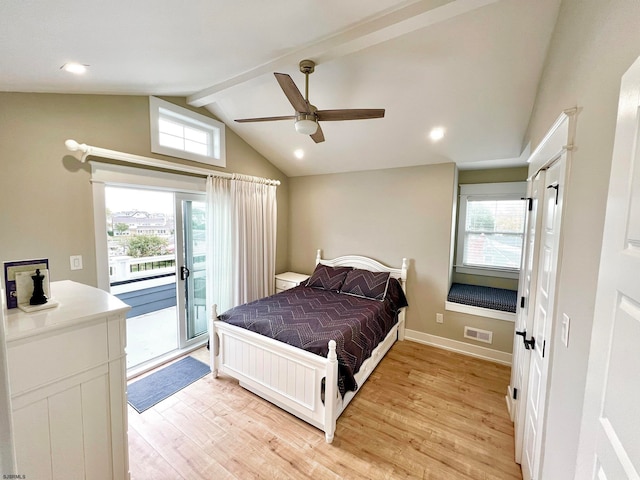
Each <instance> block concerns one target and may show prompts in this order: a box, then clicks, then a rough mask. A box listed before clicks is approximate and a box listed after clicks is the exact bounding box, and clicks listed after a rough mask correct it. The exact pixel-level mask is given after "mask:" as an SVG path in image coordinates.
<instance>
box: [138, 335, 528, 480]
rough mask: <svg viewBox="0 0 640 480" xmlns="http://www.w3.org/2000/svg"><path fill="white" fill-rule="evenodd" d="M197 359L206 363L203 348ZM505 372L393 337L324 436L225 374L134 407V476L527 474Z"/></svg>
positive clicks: (457, 479) (470, 476)
mask: <svg viewBox="0 0 640 480" xmlns="http://www.w3.org/2000/svg"><path fill="white" fill-rule="evenodd" d="M192 356H194V357H196V358H199V359H200V360H202V361H204V362H205V363H206V362H207V358H208V352H207V350H205V349H201V350H198V351H196V352H194V353H193V354H192ZM508 383H509V368H508V367H506V366H502V365H498V364H495V363H492V362H487V361H483V360H478V359H474V358H471V357H468V356H464V355H459V354H455V353H452V352H448V351H445V350H441V349H437V348H433V347H429V346H425V345H421V344H418V343H415V342H409V341H405V342H397V343H396V344H395V345H394V346H393V348H392V349H391V351H390V352H389V353H388V354H387V356H386V357H385V358H384V360H383V361H382V362H381V363H380V365H379V366H378V368H377V369H376V371H375V372H374V373H373V374H372V375H371V377H370V378H369V380H367V382H366V383H365V385H364V386H363V387H362V389H361V391H360V392H359V393H358V395H356V397H355V398H354V400H353V401H352V402H351V404H350V405H349V407H347V409H346V410H345V412H344V413H343V414H342V415H341V416H340V418H339V419H338V424H337V429H336V435H335V439H334V442H333V444H331V445H329V444H327V443H325V441H324V433H323V432H321V431H320V430H317V429H316V428H314V427H311V426H309V425H307V424H306V423H304V422H302V421H301V420H298V419H297V418H295V417H293V416H292V415H289V414H288V413H286V412H284V411H282V410H280V409H279V408H277V407H274V406H273V405H271V404H270V403H268V402H266V401H265V400H262V399H261V398H260V397H257V396H255V395H254V394H252V393H250V392H248V391H246V390H244V389H243V388H241V387H240V386H239V385H238V383H237V381H235V380H233V379H232V378H230V377H227V376H224V375H221V376H220V377H219V378H217V379H213V378H212V377H211V375H207V376H206V377H204V378H202V379H201V380H198V381H197V382H195V383H193V384H192V385H190V386H188V387H187V388H185V389H183V390H182V391H180V392H178V393H177V394H175V395H173V396H172V397H170V398H168V399H166V400H164V401H163V402H161V403H159V404H158V405H156V406H155V407H153V408H151V409H149V410H147V411H145V412H144V413H142V414H138V413H137V412H136V411H135V410H133V409H132V408H131V407H129V457H130V458H129V460H130V469H131V478H132V479H133V480H146V479H153V480H161V479H171V480H177V479H187V480H194V479H207V480H211V479H216V480H217V479H243V480H244V479H249V478H264V479H302V478H314V479H315V478H317V479H344V478H347V479H396V478H398V479H401V478H424V479H438V480H440V479H452V480H453V479H455V480H460V479H521V478H522V476H521V473H520V467H519V465H517V464H516V463H515V462H514V460H513V451H514V444H513V424H512V423H511V421H510V420H509V416H508V413H507V408H506V404H505V399H504V396H505V392H506V389H507V385H508Z"/></svg>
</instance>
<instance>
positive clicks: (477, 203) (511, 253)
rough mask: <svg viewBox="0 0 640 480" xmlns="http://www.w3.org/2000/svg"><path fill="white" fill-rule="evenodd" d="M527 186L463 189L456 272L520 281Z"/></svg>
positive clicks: (515, 183) (461, 186) (484, 184)
mask: <svg viewBox="0 0 640 480" xmlns="http://www.w3.org/2000/svg"><path fill="white" fill-rule="evenodd" d="M525 193H526V182H510V183H483V184H474V185H460V212H459V218H458V242H457V255H456V272H458V273H470V274H475V275H490V276H501V277H506V278H518V273H519V270H520V259H521V256H522V242H523V237H524V228H525V206H526V202H525V201H524V200H523V199H522V197H524V196H525Z"/></svg>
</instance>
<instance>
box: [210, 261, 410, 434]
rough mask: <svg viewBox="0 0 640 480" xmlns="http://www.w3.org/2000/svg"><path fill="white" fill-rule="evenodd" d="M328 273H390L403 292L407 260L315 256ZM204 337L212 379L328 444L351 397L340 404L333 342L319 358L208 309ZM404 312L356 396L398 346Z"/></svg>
mask: <svg viewBox="0 0 640 480" xmlns="http://www.w3.org/2000/svg"><path fill="white" fill-rule="evenodd" d="M318 263H322V264H324V265H329V266H332V267H338V266H350V267H355V268H362V269H366V270H371V271H374V272H390V273H391V276H393V277H395V278H397V279H398V280H399V281H400V284H401V285H402V288H403V290H405V292H406V281H407V268H408V263H407V259H406V258H403V259H402V266H401V267H400V268H391V267H387V266H385V265H383V264H381V263H379V262H377V261H376V260H373V259H371V258H367V257H361V256H356V255H348V256H343V257H337V258H334V259H333V260H327V259H323V258H322V252H321V250H318V253H317V256H316V265H317V264H318ZM212 310H213V311H212V326H211V328H210V329H209V332H210V333H209V335H210V343H209V344H210V346H211V348H210V357H211V358H210V361H211V371H212V372H213V376H214V378H215V377H217V376H218V373H224V374H226V375H229V376H231V377H233V378H236V379H238V380H239V381H240V385H241V386H243V387H244V388H246V389H247V390H250V391H251V392H253V393H255V394H256V395H259V396H261V397H262V398H264V399H266V400H268V401H269V402H271V403H273V404H275V405H277V406H279V407H280V408H282V409H284V410H286V411H287V412H289V413H291V414H293V415H295V416H297V417H298V418H300V419H302V420H304V421H305V422H307V423H309V424H311V425H313V426H315V427H317V428H319V429H320V430H323V431H324V432H325V438H326V440H327V443H331V442H332V441H333V436H334V433H335V430H336V420H337V419H338V417H339V416H340V414H341V413H342V412H343V411H344V409H345V408H346V407H347V405H349V402H350V401H351V400H352V399H353V397H354V396H355V393H356V392H352V391H348V392H347V393H346V394H345V396H344V398H342V397H341V396H340V394H339V392H338V361H337V357H336V342H335V341H334V340H330V341H329V354H328V355H327V357H326V358H325V357H321V356H319V355H315V354H313V353H310V352H307V351H305V350H302V349H300V348H296V347H293V346H291V345H288V344H286V343H283V342H280V341H277V340H273V339H271V338H269V337H265V336H263V335H260V334H258V333H255V332H252V331H250V330H247V329H244V328H241V327H237V326H234V325H230V324H228V323H225V322H222V321H219V320H217V318H218V314H217V311H216V310H217V308H216V305H214V306H213V309H212ZM404 328H405V309H404V308H403V309H402V310H401V311H400V314H399V318H398V322H397V323H396V325H394V327H393V328H392V329H391V331H390V332H389V334H388V335H387V336H386V337H385V339H384V340H383V341H382V342H380V344H379V345H378V346H377V347H376V348H375V349H374V350H373V352H372V354H371V356H370V357H369V358H368V359H367V360H365V361H364V363H363V364H362V366H361V367H360V370H359V371H358V373H357V374H356V375H355V378H356V381H357V382H358V387H359V388H358V391H359V389H360V387H362V385H363V384H364V382H365V380H366V379H367V378H369V375H371V372H373V370H374V369H375V368H376V366H377V365H378V363H380V360H382V357H384V356H385V354H386V353H387V352H388V351H389V349H390V348H391V346H392V345H393V344H394V343H395V341H396V339H397V340H404ZM322 378H326V381H325V385H326V386H325V399H326V401H325V402H324V403H323V402H322V398H321V393H322V387H321V381H322Z"/></svg>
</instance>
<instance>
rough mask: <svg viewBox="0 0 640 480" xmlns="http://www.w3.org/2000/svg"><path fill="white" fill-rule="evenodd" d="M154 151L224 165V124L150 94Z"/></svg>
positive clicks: (219, 165)
mask: <svg viewBox="0 0 640 480" xmlns="http://www.w3.org/2000/svg"><path fill="white" fill-rule="evenodd" d="M149 118H150V124H151V151H152V152H154V153H161V154H163V155H170V156H172V157H178V158H185V159H187V160H193V161H196V162H203V163H207V164H209V165H215V166H217V167H225V166H226V160H225V141H224V134H225V131H224V124H223V123H221V122H218V121H217V120H214V119H213V118H210V117H207V116H205V115H200V114H199V113H195V112H192V111H191V110H188V109H186V108H182V107H179V106H177V105H174V104H172V103H169V102H165V101H164V100H160V99H159V98H156V97H149Z"/></svg>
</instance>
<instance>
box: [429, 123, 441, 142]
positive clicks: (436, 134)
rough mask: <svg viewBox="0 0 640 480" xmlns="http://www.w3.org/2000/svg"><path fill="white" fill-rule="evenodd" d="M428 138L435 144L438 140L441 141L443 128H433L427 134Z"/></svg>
mask: <svg viewBox="0 0 640 480" xmlns="http://www.w3.org/2000/svg"><path fill="white" fill-rule="evenodd" d="M429 138H430V139H431V140H432V141H434V142H437V141H438V140H442V139H443V138H444V128H443V127H435V128H433V129H431V131H430V132H429Z"/></svg>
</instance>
